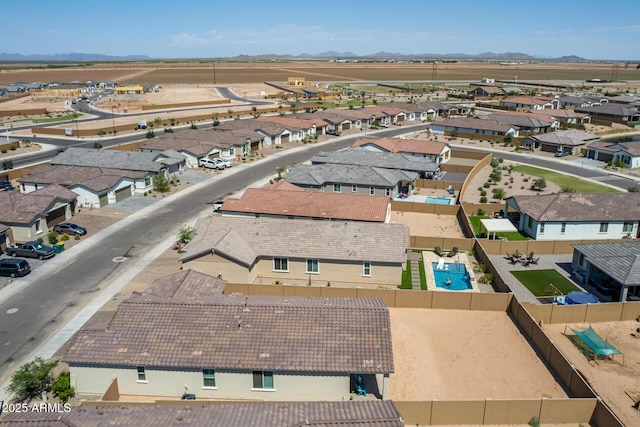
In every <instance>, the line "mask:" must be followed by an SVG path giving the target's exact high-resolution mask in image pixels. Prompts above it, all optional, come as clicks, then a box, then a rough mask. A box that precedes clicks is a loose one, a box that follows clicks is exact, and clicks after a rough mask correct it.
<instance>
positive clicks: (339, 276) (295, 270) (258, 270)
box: [185, 255, 402, 285]
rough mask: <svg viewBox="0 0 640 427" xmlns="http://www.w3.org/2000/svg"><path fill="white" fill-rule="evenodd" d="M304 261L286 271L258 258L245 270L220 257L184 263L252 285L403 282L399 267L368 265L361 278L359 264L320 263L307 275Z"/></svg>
mask: <svg viewBox="0 0 640 427" xmlns="http://www.w3.org/2000/svg"><path fill="white" fill-rule="evenodd" d="M306 267H307V266H306V259H295V258H289V271H288V272H280V271H273V259H272V258H268V259H267V258H265V259H260V260H259V261H258V262H257V263H256V264H255V265H254V266H253V268H252V269H251V270H250V271H248V270H247V269H246V268H245V267H242V266H240V265H237V264H234V263H232V262H231V261H228V260H226V259H224V258H222V257H220V256H216V255H206V256H203V257H200V258H198V259H195V260H193V261H189V262H187V263H185V268H191V269H192V270H195V271H199V272H200V273H204V274H208V275H211V276H214V277H217V276H218V275H222V278H223V279H224V280H226V281H228V282H232V283H253V282H254V280H256V279H269V280H272V281H276V280H279V281H281V282H283V283H286V281H287V280H309V276H311V280H312V281H323V282H324V281H326V282H351V283H363V284H371V285H376V284H385V285H397V284H400V282H401V280H402V264H399V263H398V264H380V263H372V264H371V276H370V277H365V276H363V275H362V272H363V271H362V261H354V262H345V261H329V260H322V259H321V260H320V261H319V272H318V273H311V274H309V273H307V271H306Z"/></svg>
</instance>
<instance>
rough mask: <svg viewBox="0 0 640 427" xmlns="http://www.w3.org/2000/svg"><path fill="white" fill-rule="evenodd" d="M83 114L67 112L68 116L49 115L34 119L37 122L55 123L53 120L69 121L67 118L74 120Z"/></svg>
mask: <svg viewBox="0 0 640 427" xmlns="http://www.w3.org/2000/svg"><path fill="white" fill-rule="evenodd" d="M81 115H82V114H78V115H74V114H67V115H66V116H60V117H49V118H46V119H34V120H32V122H33V123H35V124H37V123H53V122H62V121H67V120H73V119H76V118H79V117H80V116H81Z"/></svg>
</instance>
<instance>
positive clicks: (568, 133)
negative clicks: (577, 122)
mask: <svg viewBox="0 0 640 427" xmlns="http://www.w3.org/2000/svg"><path fill="white" fill-rule="evenodd" d="M529 139H533V140H535V141H539V142H548V143H552V144H563V145H573V146H578V145H584V144H587V143H589V142H594V141H597V140H598V139H600V137H599V136H598V135H594V134H592V133H588V132H583V131H581V130H577V129H569V130H559V131H555V132H549V133H543V134H540V135H532V136H530V137H529Z"/></svg>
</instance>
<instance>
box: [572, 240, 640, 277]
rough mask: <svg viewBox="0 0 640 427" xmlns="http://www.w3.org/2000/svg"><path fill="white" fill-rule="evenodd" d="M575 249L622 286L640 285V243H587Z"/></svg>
mask: <svg viewBox="0 0 640 427" xmlns="http://www.w3.org/2000/svg"><path fill="white" fill-rule="evenodd" d="M573 247H574V248H575V249H576V250H577V251H578V252H580V253H582V254H583V255H584V256H585V257H586V258H587V260H588V261H589V262H590V263H591V264H593V265H594V266H595V267H597V268H599V269H600V270H601V271H604V272H606V274H608V275H609V276H611V277H612V278H613V279H614V280H616V281H618V282H619V283H622V284H630V285H637V284H638V283H640V242H639V241H634V240H630V241H627V242H607V243H586V244H576V245H573Z"/></svg>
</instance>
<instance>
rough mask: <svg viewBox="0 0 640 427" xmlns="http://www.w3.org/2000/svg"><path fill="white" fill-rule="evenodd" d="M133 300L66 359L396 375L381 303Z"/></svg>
mask: <svg viewBox="0 0 640 427" xmlns="http://www.w3.org/2000/svg"><path fill="white" fill-rule="evenodd" d="M139 298H140V297H137V296H134V297H132V298H131V299H129V300H127V301H125V302H123V303H122V304H121V305H120V306H119V307H118V309H117V310H116V311H115V313H114V315H113V318H112V319H111V320H110V321H109V322H108V323H107V327H106V328H105V329H104V330H98V329H97V328H95V327H93V328H91V329H90V330H85V329H81V330H80V331H78V333H77V334H76V335H75V337H74V338H73V340H72V345H71V347H70V348H69V350H68V352H67V354H66V357H65V358H64V360H65V361H67V362H71V363H76V364H90V365H93V364H96V365H111V366H149V367H168V366H171V367H174V368H178V369H179V368H213V369H229V370H236V369H240V370H256V369H258V370H260V369H262V370H277V371H296V372H345V371H346V372H362V373H380V372H387V373H388V372H393V351H392V348H391V330H390V320H389V312H388V308H387V307H386V305H385V303H384V301H382V300H380V299H376V298H363V299H354V298H322V297H278V296H276V297H269V296H245V297H242V298H238V297H237V296H229V297H227V296H225V295H220V296H219V297H217V300H216V301H211V302H207V303H198V304H194V303H192V302H190V301H187V302H182V303H181V302H176V301H173V300H164V301H163V300H161V299H159V300H158V301H156V302H153V301H149V300H147V299H144V298H142V299H140V300H138V299H139Z"/></svg>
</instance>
